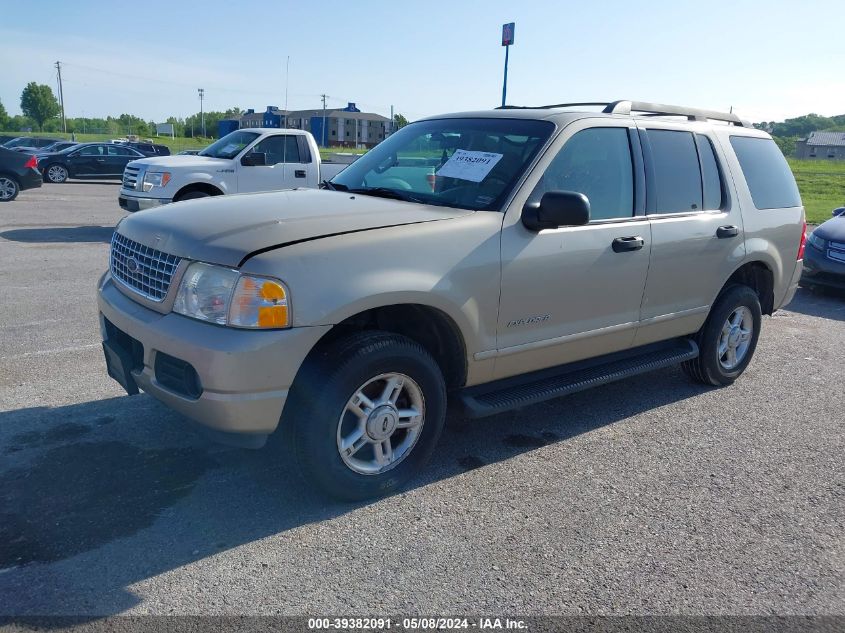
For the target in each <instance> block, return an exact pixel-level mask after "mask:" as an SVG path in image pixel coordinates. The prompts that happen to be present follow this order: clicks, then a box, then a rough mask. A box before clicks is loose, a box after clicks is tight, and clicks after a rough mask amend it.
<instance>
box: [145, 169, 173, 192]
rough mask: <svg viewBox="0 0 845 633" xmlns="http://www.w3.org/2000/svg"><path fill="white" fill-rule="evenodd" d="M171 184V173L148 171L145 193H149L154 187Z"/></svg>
mask: <svg viewBox="0 0 845 633" xmlns="http://www.w3.org/2000/svg"><path fill="white" fill-rule="evenodd" d="M169 182H170V172H169V171H154V172H149V171H148V172H145V173H144V191H149V190H150V189H152V188H153V187H165V186H167V183H169Z"/></svg>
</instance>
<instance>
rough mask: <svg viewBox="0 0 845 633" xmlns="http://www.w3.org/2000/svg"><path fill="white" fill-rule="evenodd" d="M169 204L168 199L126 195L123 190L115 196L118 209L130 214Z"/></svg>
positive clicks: (169, 200)
mask: <svg viewBox="0 0 845 633" xmlns="http://www.w3.org/2000/svg"><path fill="white" fill-rule="evenodd" d="M171 202H173V200H171V199H170V198H144V197H141V196H135V195H132V194H130V193H126V192H125V191H123V190H121V191H120V193H119V194H118V196H117V203H118V204H119V205H120V208H121V209H123V210H124V211H129V212H130V213H133V212H135V211H143V210H144V209H152V208H154V207H160V206H161V205H163V204H170V203H171Z"/></svg>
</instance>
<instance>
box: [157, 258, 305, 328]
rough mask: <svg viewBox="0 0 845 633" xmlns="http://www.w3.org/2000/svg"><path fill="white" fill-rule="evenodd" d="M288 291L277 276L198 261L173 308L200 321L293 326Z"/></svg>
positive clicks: (187, 271) (242, 324)
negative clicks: (275, 277) (244, 273)
mask: <svg viewBox="0 0 845 633" xmlns="http://www.w3.org/2000/svg"><path fill="white" fill-rule="evenodd" d="M288 301H289V299H288V292H287V288H285V285H284V284H283V283H282V282H281V281H279V280H277V279H270V278H267V277H257V276H255V275H241V274H239V273H238V271H237V270H232V269H231V268H224V267H223V266H214V265H211V264H203V263H201V262H195V263H193V264H191V265H190V266H188V270H186V271H185V274H184V276H183V277H182V283H181V284H179V290H178V291H177V293H176V300H175V301H174V303H173V311H174V312H176V313H178V314H183V315H185V316H189V317H191V318H193V319H199V320H200V321H208V322H210V323H216V324H218V325H230V326H232V327H241V328H258V329H268V328H269V329H272V328H286V327H290V312H289V310H288V305H289V303H288Z"/></svg>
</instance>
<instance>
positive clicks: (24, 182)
mask: <svg viewBox="0 0 845 633" xmlns="http://www.w3.org/2000/svg"><path fill="white" fill-rule="evenodd" d="M42 182H44V181H43V179H42V178H41V172H40V171H38V170H37V169H27V170H26V171H25V172H24V173H23V175H22V176H21V178H20V186H21V191H24V190H25V189H37V188H38V187H40V186H41V183H42Z"/></svg>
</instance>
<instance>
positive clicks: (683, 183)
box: [647, 130, 702, 213]
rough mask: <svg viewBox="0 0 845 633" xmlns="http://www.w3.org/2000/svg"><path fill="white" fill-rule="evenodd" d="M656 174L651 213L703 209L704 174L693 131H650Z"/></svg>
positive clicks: (652, 187) (652, 177)
mask: <svg viewBox="0 0 845 633" xmlns="http://www.w3.org/2000/svg"><path fill="white" fill-rule="evenodd" d="M647 133H648V142H649V145H650V146H651V159H652V163H653V168H654V169H653V172H654V173H652V174H650V175H651V182H650V187H649V195H651V196H653V197H654V198H653V199H654V208H653V209H652V210H651V212H652V213H685V212H688V211H699V210H701V208H702V188H701V171H700V168H699V164H698V151H697V150H696V147H695V139H694V138H693V135H692V132H677V131H674V130H648V132H647Z"/></svg>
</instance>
